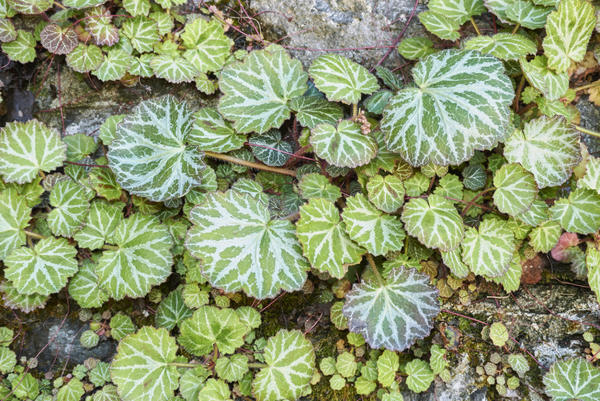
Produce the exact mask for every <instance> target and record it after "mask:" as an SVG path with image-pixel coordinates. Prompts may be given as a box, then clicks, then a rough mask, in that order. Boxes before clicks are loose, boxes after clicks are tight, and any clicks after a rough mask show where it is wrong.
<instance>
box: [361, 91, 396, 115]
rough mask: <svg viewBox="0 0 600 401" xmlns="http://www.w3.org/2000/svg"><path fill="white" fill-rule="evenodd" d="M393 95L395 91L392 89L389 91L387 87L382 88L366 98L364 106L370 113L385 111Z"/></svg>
mask: <svg viewBox="0 0 600 401" xmlns="http://www.w3.org/2000/svg"><path fill="white" fill-rule="evenodd" d="M392 96H394V93H393V92H392V91H389V90H387V89H380V90H378V91H377V92H375V93H373V94H372V95H371V96H369V97H368V98H366V99H365V101H364V102H363V106H364V107H365V108H366V109H367V111H368V112H369V113H373V114H381V113H383V109H384V108H385V106H386V105H387V104H388V102H389V100H390V98H391V97H392Z"/></svg>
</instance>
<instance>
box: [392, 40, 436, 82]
mask: <svg viewBox="0 0 600 401" xmlns="http://www.w3.org/2000/svg"><path fill="white" fill-rule="evenodd" d="M398 53H400V55H401V56H402V57H404V58H405V59H407V60H418V59H420V58H423V57H425V56H428V55H430V54H432V53H435V49H434V48H433V42H432V41H431V40H429V39H427V38H422V37H418V38H406V39H404V40H402V42H400V44H399V45H398ZM398 89H400V88H398Z"/></svg>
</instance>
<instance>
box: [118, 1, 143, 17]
mask: <svg viewBox="0 0 600 401" xmlns="http://www.w3.org/2000/svg"><path fill="white" fill-rule="evenodd" d="M123 8H124V9H125V11H127V12H128V13H129V14H131V15H132V16H134V17H137V16H138V15H148V13H149V12H150V1H149V0H123Z"/></svg>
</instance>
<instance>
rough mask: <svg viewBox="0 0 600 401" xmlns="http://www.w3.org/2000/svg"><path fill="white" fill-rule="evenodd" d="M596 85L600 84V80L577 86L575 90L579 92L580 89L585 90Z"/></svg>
mask: <svg viewBox="0 0 600 401" xmlns="http://www.w3.org/2000/svg"><path fill="white" fill-rule="evenodd" d="M596 86H600V80H598V81H594V82H592V83H591V84H587V85H582V86H578V87H577V88H573V90H574V91H575V92H579V91H583V90H586V89H591V88H595V87H596Z"/></svg>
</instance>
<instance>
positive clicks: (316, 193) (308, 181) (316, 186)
mask: <svg viewBox="0 0 600 401" xmlns="http://www.w3.org/2000/svg"><path fill="white" fill-rule="evenodd" d="M298 188H299V189H300V194H301V195H302V197H303V198H304V199H312V198H323V199H327V200H330V201H331V202H335V201H336V200H338V199H339V198H340V196H342V192H341V191H340V189H339V188H338V187H337V186H336V185H333V184H331V183H330V182H329V180H328V179H327V177H325V176H324V175H322V174H319V173H309V174H304V175H303V176H302V178H301V179H300V182H298Z"/></svg>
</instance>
